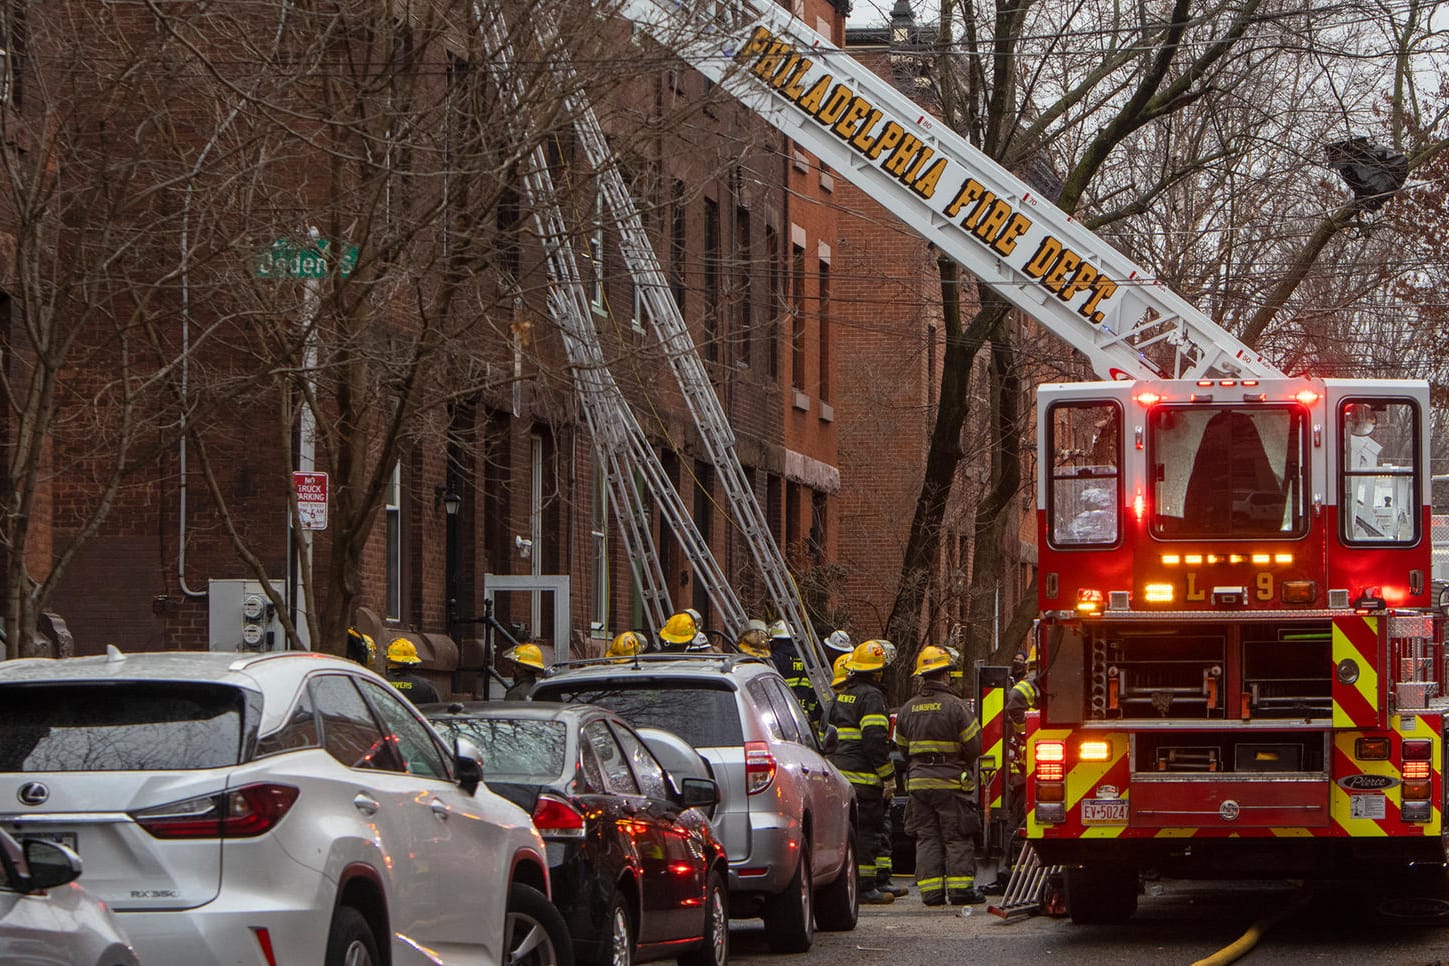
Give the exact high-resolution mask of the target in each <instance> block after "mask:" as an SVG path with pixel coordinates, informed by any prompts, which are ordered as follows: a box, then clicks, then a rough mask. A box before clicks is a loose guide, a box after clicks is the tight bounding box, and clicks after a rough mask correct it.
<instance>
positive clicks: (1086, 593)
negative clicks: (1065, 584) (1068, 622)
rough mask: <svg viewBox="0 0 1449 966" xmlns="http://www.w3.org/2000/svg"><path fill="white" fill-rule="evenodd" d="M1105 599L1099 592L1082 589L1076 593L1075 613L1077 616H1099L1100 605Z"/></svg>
mask: <svg viewBox="0 0 1449 966" xmlns="http://www.w3.org/2000/svg"><path fill="white" fill-rule="evenodd" d="M1105 602H1106V598H1105V597H1103V596H1102V592H1101V591H1100V590H1087V589H1085V588H1084V589H1082V590H1079V591H1077V613H1079V614H1100V613H1101V612H1102V605H1103V604H1104V603H1105Z"/></svg>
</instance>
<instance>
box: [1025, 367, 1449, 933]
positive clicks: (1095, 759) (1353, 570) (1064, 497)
mask: <svg viewBox="0 0 1449 966" xmlns="http://www.w3.org/2000/svg"><path fill="white" fill-rule="evenodd" d="M1037 415H1038V424H1037V425H1038V454H1039V457H1040V460H1039V466H1040V475H1039V480H1038V486H1037V496H1038V503H1037V506H1038V507H1039V509H1038V515H1039V520H1038V522H1039V525H1040V539H1039V545H1040V571H1039V585H1038V586H1039V593H1040V600H1041V609H1042V622H1041V626H1040V637H1039V642H1038V646H1039V658H1040V661H1041V668H1040V672H1039V684H1040V688H1041V697H1040V702H1041V704H1040V718H1039V722H1038V724H1037V727H1036V729H1035V730H1034V732H1033V733H1032V734H1031V735H1030V738H1029V741H1028V751H1027V769H1028V781H1027V802H1026V805H1027V823H1026V825H1027V838H1028V840H1029V841H1030V842H1031V843H1032V845H1033V847H1034V848H1035V850H1036V851H1037V853H1038V854H1039V855H1040V857H1041V859H1042V861H1043V862H1045V863H1047V864H1049V865H1050V864H1056V865H1062V866H1065V867H1067V868H1066V882H1067V893H1068V904H1069V908H1070V912H1071V915H1072V917H1073V919H1075V920H1077V921H1079V922H1114V921H1121V920H1123V919H1126V918H1127V917H1129V916H1130V915H1131V914H1132V913H1133V911H1134V910H1135V909H1136V903H1137V891H1138V881H1139V874H1140V873H1143V872H1146V871H1149V870H1155V871H1157V872H1159V873H1161V874H1163V875H1168V876H1175V877H1186V878H1204V877H1219V876H1225V877H1248V876H1261V875H1266V876H1270V877H1273V878H1282V877H1297V876H1303V877H1308V876H1316V875H1329V874H1354V873H1355V872H1356V871H1357V872H1362V871H1365V870H1399V869H1403V868H1405V867H1407V866H1409V865H1410V864H1413V863H1433V864H1436V865H1437V864H1439V863H1442V862H1443V861H1444V859H1445V843H1444V839H1443V819H1442V811H1443V795H1444V788H1443V780H1442V768H1443V761H1444V752H1443V737H1442V736H1443V732H1444V729H1443V718H1444V708H1445V707H1446V702H1445V701H1444V699H1443V697H1442V692H1443V660H1442V651H1441V647H1440V645H1439V641H1440V640H1441V639H1442V633H1441V627H1440V621H1441V618H1440V617H1439V615H1438V614H1436V613H1435V612H1434V611H1433V609H1432V600H1431V597H1432V594H1431V580H1430V576H1431V571H1430V567H1431V549H1430V539H1429V537H1430V509H1429V477H1428V472H1429V471H1428V466H1429V454H1428V445H1427V439H1428V436H1427V427H1428V422H1429V417H1430V411H1429V395H1428V387H1427V385H1426V384H1424V383H1422V382H1411V381H1396V380H1372V381H1370V380H1340V379H1308V378H1290V377H1284V376H1273V377H1265V378H1248V379H1191V380H1161V381H1154V380H1135V381H1120V382H1099V383H1082V384H1072V385H1050V386H1043V387H1041V389H1040V391H1039V394H1038V401H1037Z"/></svg>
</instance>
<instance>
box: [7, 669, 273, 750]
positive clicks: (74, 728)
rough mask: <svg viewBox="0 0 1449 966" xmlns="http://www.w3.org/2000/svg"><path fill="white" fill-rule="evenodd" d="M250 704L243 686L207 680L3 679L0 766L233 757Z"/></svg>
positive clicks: (242, 737)
mask: <svg viewBox="0 0 1449 966" xmlns="http://www.w3.org/2000/svg"><path fill="white" fill-rule="evenodd" d="M247 704H248V702H247V698H246V695H245V693H244V692H243V691H242V690H241V689H240V688H234V687H230V686H228V685H224V684H209V683H204V682H190V681H186V682H175V683H170V682H168V683H153V682H137V681H126V682H115V683H113V682H106V683H104V684H87V683H76V682H66V683H65V684H12V685H6V686H4V687H0V772H54V771H177V770H190V769H200V768H222V767H226V766H229V765H236V764H238V763H240V762H241V761H242V756H243V749H244V746H245V738H246V721H247V719H248V715H247V713H246V710H247ZM252 718H253V720H254V719H255V715H253V716H252Z"/></svg>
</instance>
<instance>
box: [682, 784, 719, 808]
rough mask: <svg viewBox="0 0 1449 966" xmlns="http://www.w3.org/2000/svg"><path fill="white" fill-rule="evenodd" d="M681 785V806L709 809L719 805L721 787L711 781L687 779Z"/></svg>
mask: <svg viewBox="0 0 1449 966" xmlns="http://www.w3.org/2000/svg"><path fill="white" fill-rule="evenodd" d="M679 784H680V786H681V787H680V789H679V804H681V805H683V806H684V807H685V808H709V807H710V806H711V805H716V804H718V803H719V785H717V784H715V783H714V781H712V780H711V779H708V778H685V779H682V780H681V781H680V783H679Z"/></svg>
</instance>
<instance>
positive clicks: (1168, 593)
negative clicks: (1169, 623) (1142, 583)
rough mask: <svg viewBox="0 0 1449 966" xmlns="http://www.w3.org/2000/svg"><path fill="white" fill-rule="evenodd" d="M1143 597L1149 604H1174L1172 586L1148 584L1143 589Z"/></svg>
mask: <svg viewBox="0 0 1449 966" xmlns="http://www.w3.org/2000/svg"><path fill="white" fill-rule="evenodd" d="M1142 597H1143V599H1144V600H1146V601H1147V603H1149V604H1170V603H1172V585H1171V584H1148V585H1147V586H1146V587H1143V588H1142Z"/></svg>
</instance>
